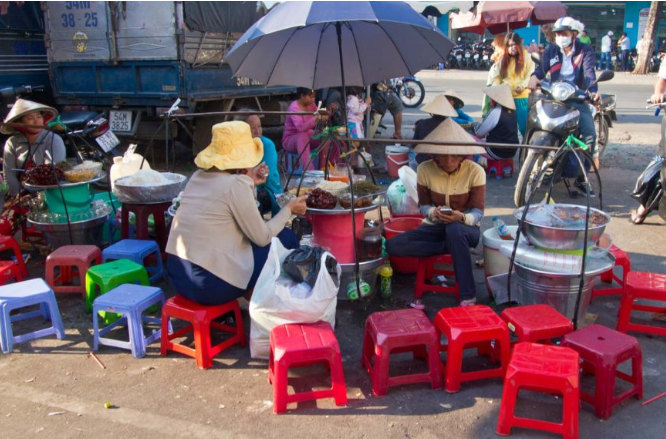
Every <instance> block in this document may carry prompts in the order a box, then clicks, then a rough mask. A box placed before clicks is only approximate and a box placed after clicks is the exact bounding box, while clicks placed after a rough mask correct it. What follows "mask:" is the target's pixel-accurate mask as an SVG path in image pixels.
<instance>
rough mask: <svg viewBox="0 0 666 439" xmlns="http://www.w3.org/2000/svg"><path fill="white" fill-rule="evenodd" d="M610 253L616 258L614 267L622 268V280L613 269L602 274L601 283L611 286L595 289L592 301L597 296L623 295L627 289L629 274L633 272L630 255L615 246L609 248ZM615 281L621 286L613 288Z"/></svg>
mask: <svg viewBox="0 0 666 439" xmlns="http://www.w3.org/2000/svg"><path fill="white" fill-rule="evenodd" d="M608 251H610V252H611V253H612V254H613V256H615V264H614V266H613V267H617V266H620V267H622V278H620V277H619V276H618V275H616V274H615V272H614V271H613V268H611V269H610V270H608V271H606V272H604V273H601V281H602V282H605V283H607V284H609V286H608V288H594V290H592V299H594V298H595V297H597V296H611V295H614V294H622V292H624V289H625V287H626V281H627V274H629V272H630V271H631V261H630V260H629V255H628V254H627V253H626V252H625V251H624V250H621V249H620V248H619V247H617V246H615V245H611V246H610V247H609V248H608ZM613 281H615V282H617V283H618V284H619V285H620V286H619V287H613V286H612V284H613Z"/></svg>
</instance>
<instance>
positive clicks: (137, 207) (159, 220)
mask: <svg viewBox="0 0 666 439" xmlns="http://www.w3.org/2000/svg"><path fill="white" fill-rule="evenodd" d="M169 206H171V201H167V202H165V203H153V204H132V203H123V207H122V209H121V228H120V236H121V237H122V238H123V239H127V238H129V237H130V236H129V214H130V212H132V213H134V215H135V217H136V239H142V240H147V239H150V234H149V233H148V218H149V217H150V216H151V215H152V216H153V220H154V223H155V240H156V241H157V243H158V245H159V248H160V251H161V252H162V254H164V249H165V248H166V243H167V239H168V238H169V234H168V231H167V229H166V223H165V222H164V214H165V212H166V211H167V209H169Z"/></svg>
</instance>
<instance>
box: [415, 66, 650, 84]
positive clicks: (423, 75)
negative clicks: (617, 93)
mask: <svg viewBox="0 0 666 439" xmlns="http://www.w3.org/2000/svg"><path fill="white" fill-rule="evenodd" d="M416 76H417V77H418V78H420V79H451V80H461V79H469V80H472V81H474V80H481V81H485V80H486V78H487V77H488V72H487V71H485V70H457V69H453V70H421V71H420V72H418V73H417V74H416ZM656 80H657V74H656V73H649V74H647V75H632V74H631V73H629V72H615V77H614V78H613V79H611V80H610V81H608V83H613V84H627V85H643V84H649V85H652V84H654V82H655V81H656Z"/></svg>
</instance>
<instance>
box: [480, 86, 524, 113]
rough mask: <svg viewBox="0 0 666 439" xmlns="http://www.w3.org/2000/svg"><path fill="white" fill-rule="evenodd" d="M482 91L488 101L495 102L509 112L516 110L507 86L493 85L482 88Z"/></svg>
mask: <svg viewBox="0 0 666 439" xmlns="http://www.w3.org/2000/svg"><path fill="white" fill-rule="evenodd" d="M482 90H483V92H484V93H485V94H487V95H488V97H489V98H490V99H492V100H493V101H495V102H497V103H498V104H500V105H501V106H502V107H506V108H508V109H510V110H515V109H516V103H515V102H514V101H513V96H512V95H511V88H509V84H500V85H493V86H492V87H484V88H482Z"/></svg>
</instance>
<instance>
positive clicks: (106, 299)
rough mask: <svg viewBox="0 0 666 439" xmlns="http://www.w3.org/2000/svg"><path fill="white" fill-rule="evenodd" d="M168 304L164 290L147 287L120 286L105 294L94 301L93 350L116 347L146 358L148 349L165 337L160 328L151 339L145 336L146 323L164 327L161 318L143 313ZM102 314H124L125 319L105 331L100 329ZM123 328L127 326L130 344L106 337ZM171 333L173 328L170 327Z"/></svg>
mask: <svg viewBox="0 0 666 439" xmlns="http://www.w3.org/2000/svg"><path fill="white" fill-rule="evenodd" d="M158 303H159V304H162V305H164V293H163V292H162V290H161V289H160V288H157V287H147V286H143V285H135V284H123V285H120V286H117V287H116V288H114V289H112V290H111V291H109V292H108V293H106V294H103V295H101V296H99V297H97V298H96V299H95V302H93V350H95V351H97V350H98V349H99V345H100V344H102V345H105V346H113V347H116V348H121V349H129V350H131V351H132V356H133V357H134V358H142V357H144V356H145V355H146V346H148V345H149V344H151V343H152V342H154V341H156V340H158V339H159V338H160V337H161V330H160V329H157V330H154V331H153V332H152V334H150V335H149V336H147V337H146V336H145V335H144V328H143V323H144V322H145V323H155V324H157V325H160V323H161V322H162V320H161V319H160V318H158V317H150V316H144V315H143V312H144V311H145V310H147V309H148V308H150V307H151V306H153V305H156V304H158ZM100 311H107V312H113V313H118V314H121V315H122V317H121V318H120V319H118V320H116V321H115V322H113V323H111V324H110V325H108V326H105V327H104V328H102V329H100V328H99V317H98V313H99V312H100ZM120 325H123V326H126V327H127V332H128V333H129V341H123V340H117V339H112V338H106V337H104V335H106V334H107V333H109V331H111V330H112V329H114V328H116V327H118V326H120ZM169 331H171V328H169Z"/></svg>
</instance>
